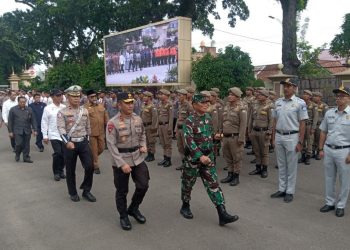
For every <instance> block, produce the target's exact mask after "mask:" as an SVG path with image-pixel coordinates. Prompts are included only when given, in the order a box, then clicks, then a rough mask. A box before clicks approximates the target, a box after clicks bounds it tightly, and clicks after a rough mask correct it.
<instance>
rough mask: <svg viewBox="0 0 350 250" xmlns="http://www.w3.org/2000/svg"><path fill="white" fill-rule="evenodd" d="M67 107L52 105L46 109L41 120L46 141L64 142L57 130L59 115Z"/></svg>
mask: <svg viewBox="0 0 350 250" xmlns="http://www.w3.org/2000/svg"><path fill="white" fill-rule="evenodd" d="M65 107H66V105H63V104H60V105H59V106H56V104H54V103H51V104H50V105H47V106H46V107H45V108H44V113H43V117H42V118H41V132H42V133H43V138H44V139H49V140H59V141H62V139H61V136H60V134H59V133H58V129H57V113H58V111H60V110H61V109H63V108H65Z"/></svg>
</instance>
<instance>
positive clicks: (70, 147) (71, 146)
mask: <svg viewBox="0 0 350 250" xmlns="http://www.w3.org/2000/svg"><path fill="white" fill-rule="evenodd" d="M66 147H67V148H68V149H70V150H73V149H75V145H74V143H73V142H71V141H70V142H68V143H67V144H66Z"/></svg>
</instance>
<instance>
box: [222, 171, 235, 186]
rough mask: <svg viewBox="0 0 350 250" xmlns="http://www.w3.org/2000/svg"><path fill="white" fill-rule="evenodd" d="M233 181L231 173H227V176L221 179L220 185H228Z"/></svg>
mask: <svg viewBox="0 0 350 250" xmlns="http://www.w3.org/2000/svg"><path fill="white" fill-rule="evenodd" d="M232 180H233V172H228V175H227V177H226V178H225V179H222V180H221V181H220V182H221V183H230V182H231V181H232Z"/></svg>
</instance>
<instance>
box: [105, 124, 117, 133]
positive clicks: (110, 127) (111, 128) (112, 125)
mask: <svg viewBox="0 0 350 250" xmlns="http://www.w3.org/2000/svg"><path fill="white" fill-rule="evenodd" d="M114 128H115V126H114V124H113V122H108V124H107V130H108V133H111V132H112V130H113V129H114Z"/></svg>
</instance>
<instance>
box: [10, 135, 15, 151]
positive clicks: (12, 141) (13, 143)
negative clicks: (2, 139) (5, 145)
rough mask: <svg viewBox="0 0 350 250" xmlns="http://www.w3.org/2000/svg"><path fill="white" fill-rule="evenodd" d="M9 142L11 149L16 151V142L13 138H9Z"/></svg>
mask: <svg viewBox="0 0 350 250" xmlns="http://www.w3.org/2000/svg"><path fill="white" fill-rule="evenodd" d="M10 142H11V147H12V148H13V149H16V140H15V137H12V138H10Z"/></svg>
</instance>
